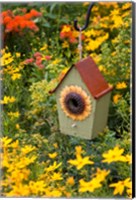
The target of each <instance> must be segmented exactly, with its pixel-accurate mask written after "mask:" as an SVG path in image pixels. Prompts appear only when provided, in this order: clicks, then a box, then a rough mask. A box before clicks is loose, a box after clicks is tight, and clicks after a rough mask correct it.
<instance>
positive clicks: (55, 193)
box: [46, 188, 62, 198]
mask: <svg viewBox="0 0 136 200" xmlns="http://www.w3.org/2000/svg"><path fill="white" fill-rule="evenodd" d="M61 195H62V192H61V191H60V190H59V189H57V188H56V189H55V188H52V189H50V191H48V192H46V197H55V198H57V197H61Z"/></svg>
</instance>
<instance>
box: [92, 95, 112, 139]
mask: <svg viewBox="0 0 136 200" xmlns="http://www.w3.org/2000/svg"><path fill="white" fill-rule="evenodd" d="M110 97H111V92H110V93H108V94H106V95H105V96H103V97H102V98H100V99H99V100H97V104H96V110H95V116H94V124H93V135H92V138H94V137H96V136H97V135H98V134H99V133H100V132H102V131H103V130H104V128H105V127H106V124H107V119H108V111H109V102H110Z"/></svg>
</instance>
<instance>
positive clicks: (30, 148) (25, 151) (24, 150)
mask: <svg viewBox="0 0 136 200" xmlns="http://www.w3.org/2000/svg"><path fill="white" fill-rule="evenodd" d="M35 149H36V148H35V147H33V146H31V145H25V146H24V147H22V148H21V152H22V153H23V154H28V153H30V152H31V151H33V150H35Z"/></svg>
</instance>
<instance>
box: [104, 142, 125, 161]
mask: <svg viewBox="0 0 136 200" xmlns="http://www.w3.org/2000/svg"><path fill="white" fill-rule="evenodd" d="M123 152H124V149H119V147H118V146H115V147H114V149H110V150H109V151H107V152H106V153H103V154H102V157H103V158H104V160H102V162H107V163H112V162H117V161H122V162H124V161H125V156H122V154H123Z"/></svg>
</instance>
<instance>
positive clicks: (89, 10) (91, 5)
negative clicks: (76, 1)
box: [74, 2, 95, 31]
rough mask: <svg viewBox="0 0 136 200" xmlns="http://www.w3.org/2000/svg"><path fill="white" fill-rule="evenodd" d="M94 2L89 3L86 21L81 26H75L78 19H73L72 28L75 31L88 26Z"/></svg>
mask: <svg viewBox="0 0 136 200" xmlns="http://www.w3.org/2000/svg"><path fill="white" fill-rule="evenodd" d="M94 4H95V3H94V2H92V3H90V5H89V8H88V11H87V15H86V22H85V25H84V26H83V27H82V28H80V27H78V26H77V22H78V20H76V19H75V20H74V28H75V29H76V30H77V31H83V30H85V29H86V28H87V27H88V24H89V17H90V13H91V10H92V7H93V6H94Z"/></svg>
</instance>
